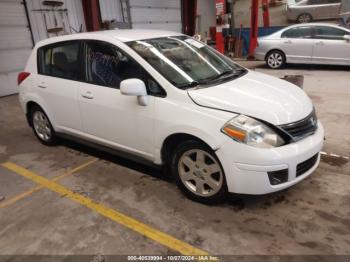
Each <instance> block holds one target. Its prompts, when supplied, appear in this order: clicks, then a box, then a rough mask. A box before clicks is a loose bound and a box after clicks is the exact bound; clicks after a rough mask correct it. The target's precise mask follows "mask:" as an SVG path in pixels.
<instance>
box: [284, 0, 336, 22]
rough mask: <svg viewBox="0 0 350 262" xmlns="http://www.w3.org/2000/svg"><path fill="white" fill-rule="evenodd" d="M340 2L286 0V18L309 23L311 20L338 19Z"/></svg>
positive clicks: (330, 0) (329, 0)
mask: <svg viewBox="0 0 350 262" xmlns="http://www.w3.org/2000/svg"><path fill="white" fill-rule="evenodd" d="M341 1H342V0H288V1H287V18H288V20H290V21H297V22H299V23H309V22H311V21H313V20H323V19H339V12H340V4H341Z"/></svg>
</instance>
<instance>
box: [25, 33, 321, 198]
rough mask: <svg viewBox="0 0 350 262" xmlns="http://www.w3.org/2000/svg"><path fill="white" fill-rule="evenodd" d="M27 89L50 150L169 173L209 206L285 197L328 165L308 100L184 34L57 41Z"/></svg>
mask: <svg viewBox="0 0 350 262" xmlns="http://www.w3.org/2000/svg"><path fill="white" fill-rule="evenodd" d="M18 84H19V86H20V88H19V90H20V95H19V99H20V103H21V105H22V108H23V110H24V112H25V114H26V116H27V118H28V122H29V124H30V126H32V127H33V130H34V133H35V135H36V136H37V137H38V139H39V140H40V141H41V142H42V143H43V144H45V145H53V144H55V142H56V140H57V137H58V136H63V135H64V136H69V137H74V138H75V139H78V140H79V141H83V142H87V143H89V144H92V145H96V146H97V145H98V146H99V147H101V146H102V147H105V148H106V149H113V150H115V151H116V152H119V153H122V155H124V156H125V157H128V156H133V158H135V159H144V160H148V161H150V162H152V163H153V164H157V165H164V166H167V167H168V170H170V171H171V174H172V175H173V176H174V178H175V179H176V181H177V183H178V185H179V187H180V188H181V189H182V191H183V192H184V193H185V194H186V195H187V196H188V197H190V198H191V199H193V200H196V201H200V202H203V203H213V202H217V201H218V200H222V199H223V198H224V196H225V194H226V193H227V192H234V193H241V194H266V193H270V192H274V191H278V190H282V189H285V188H287V187H290V186H292V185H294V184H296V183H298V182H300V181H301V180H303V179H304V178H306V177H308V176H309V175H310V174H311V173H312V172H313V171H314V170H315V169H316V167H317V166H318V164H319V160H320V155H319V152H320V150H321V148H322V145H323V138H324V130H323V127H322V125H321V123H320V122H319V121H317V118H316V115H315V110H314V108H313V105H312V103H311V101H310V99H309V98H308V96H307V95H306V94H305V93H304V91H303V90H301V89H300V88H298V87H296V86H295V85H292V84H290V83H288V82H286V81H283V80H279V79H277V78H274V77H270V76H267V75H264V74H261V73H257V72H254V71H249V70H247V69H245V68H242V67H241V66H239V65H237V64H235V63H234V62H232V61H231V60H230V59H228V58H227V57H225V56H223V55H221V54H220V53H218V52H217V51H215V50H214V49H212V48H210V47H208V46H206V45H204V44H203V43H201V42H197V41H196V40H194V39H192V38H190V37H187V36H185V35H181V34H178V33H174V32H166V31H151V30H111V31H104V32H93V33H82V34H75V35H69V36H61V37H55V38H50V39H47V40H44V41H41V42H39V43H38V44H37V45H36V46H35V48H34V50H33V52H32V54H31V56H30V58H29V61H28V63H27V65H26V68H25V72H22V73H20V74H19V76H18ZM125 179H127V178H125Z"/></svg>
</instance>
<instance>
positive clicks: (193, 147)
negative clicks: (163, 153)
mask: <svg viewBox="0 0 350 262" xmlns="http://www.w3.org/2000/svg"><path fill="white" fill-rule="evenodd" d="M192 151H195V152H200V153H204V154H205V153H206V154H205V157H204V159H205V161H207V162H208V163H209V164H215V167H216V168H217V167H219V168H220V172H217V173H213V174H208V173H209V172H210V171H206V170H205V169H203V172H205V173H207V174H204V173H201V175H200V176H201V177H200V178H199V177H197V175H195V176H196V179H202V180H203V181H202V182H201V183H203V184H204V185H203V189H204V190H206V191H208V196H201V195H198V194H197V193H194V192H193V191H191V190H190V189H189V188H188V186H186V185H185V182H183V180H182V178H181V175H180V171H179V165H181V164H180V163H179V161H180V159H181V157H183V156H184V155H185V154H187V153H188V152H192ZM196 156H197V155H196ZM196 161H197V159H196ZM205 161H204V162H205ZM215 161H216V162H215ZM208 167H209V166H208ZM181 168H182V167H181ZM170 170H171V174H172V175H173V177H174V178H175V181H176V183H177V185H178V187H179V188H180V189H181V191H182V192H183V193H184V194H185V195H186V196H187V197H188V198H189V199H191V200H194V201H197V202H200V203H203V204H207V205H210V204H216V203H220V202H223V201H224V200H225V197H226V195H227V184H226V178H225V173H224V170H223V168H222V166H221V163H220V161H219V159H218V158H217V156H216V155H215V153H214V152H213V150H212V149H211V148H209V147H208V146H206V145H205V144H203V143H201V142H200V141H196V140H188V141H185V142H183V143H181V144H180V145H178V146H177V148H176V149H175V150H174V153H173V155H172V158H171V162H170ZM208 170H209V169H208ZM199 172H201V171H199ZM194 173H195V172H193V173H192V174H194ZM213 175H216V177H215V178H214V177H213ZM204 176H205V177H207V176H210V178H211V179H215V180H212V181H215V182H217V184H219V185H220V186H218V187H217V189H216V190H214V189H211V188H210V186H209V185H208V184H206V182H205V181H204V180H205V179H208V178H203V177H204ZM193 177H194V175H193ZM193 182H195V181H194V180H193ZM191 183H192V182H191ZM195 184H196V186H197V183H195ZM187 185H188V183H187ZM215 191H216V192H215ZM213 192H215V194H214V193H213Z"/></svg>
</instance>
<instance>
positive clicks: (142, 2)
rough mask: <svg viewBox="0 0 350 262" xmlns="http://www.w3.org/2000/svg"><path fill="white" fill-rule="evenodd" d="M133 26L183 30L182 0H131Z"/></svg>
mask: <svg viewBox="0 0 350 262" xmlns="http://www.w3.org/2000/svg"><path fill="white" fill-rule="evenodd" d="M129 2H130V13H131V21H132V28H138V29H139V28H145V29H160V30H171V31H176V32H182V19H181V0H130V1H129Z"/></svg>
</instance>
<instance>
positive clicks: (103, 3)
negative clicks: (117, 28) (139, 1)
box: [99, 0, 123, 22]
mask: <svg viewBox="0 0 350 262" xmlns="http://www.w3.org/2000/svg"><path fill="white" fill-rule="evenodd" d="M99 2H100V10H101V18H102V21H106V20H108V21H110V20H116V21H117V22H122V21H123V18H122V11H121V5H120V0H100V1H99Z"/></svg>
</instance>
